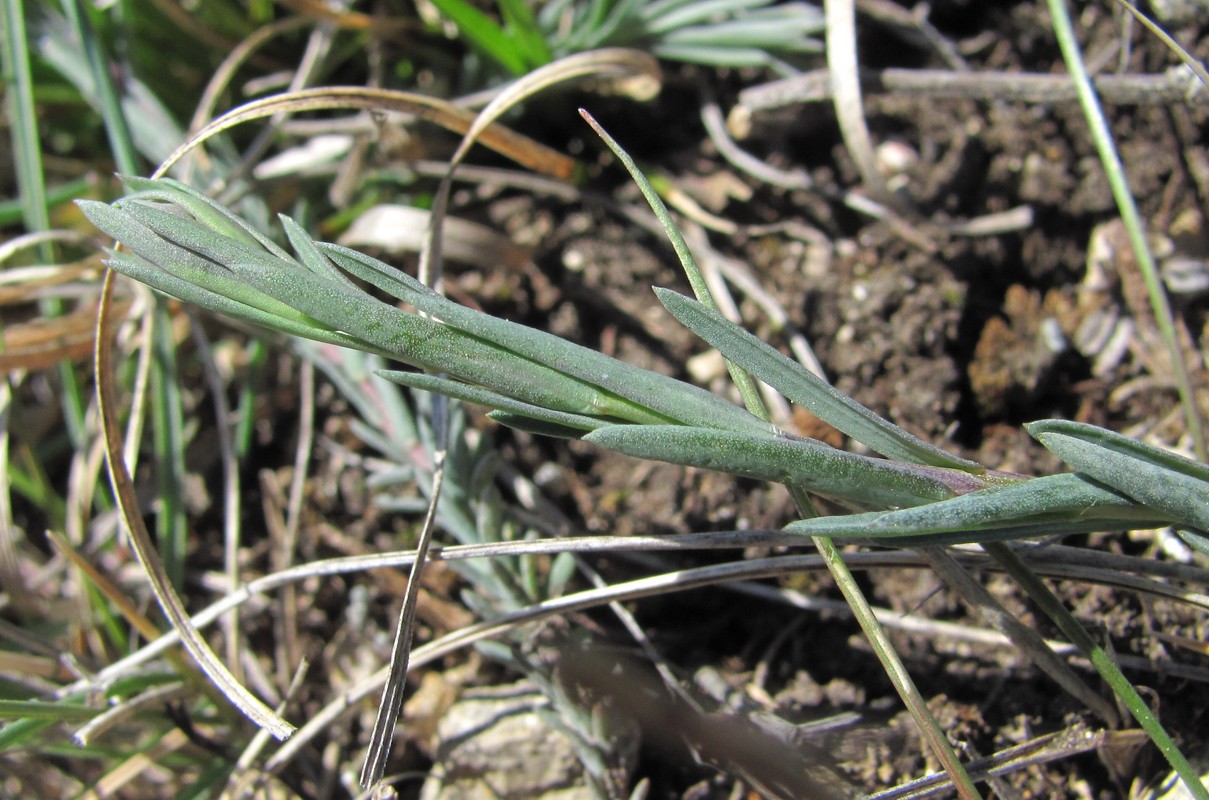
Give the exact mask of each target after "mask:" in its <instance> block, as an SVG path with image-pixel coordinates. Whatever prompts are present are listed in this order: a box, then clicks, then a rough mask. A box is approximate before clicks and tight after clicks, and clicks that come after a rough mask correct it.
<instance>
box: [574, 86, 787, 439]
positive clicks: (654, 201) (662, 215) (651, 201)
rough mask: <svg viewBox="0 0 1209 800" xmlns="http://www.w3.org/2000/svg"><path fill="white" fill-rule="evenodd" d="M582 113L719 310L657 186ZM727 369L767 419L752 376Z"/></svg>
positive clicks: (697, 290) (698, 288) (700, 291)
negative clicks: (623, 168) (628, 175)
mask: <svg viewBox="0 0 1209 800" xmlns="http://www.w3.org/2000/svg"><path fill="white" fill-rule="evenodd" d="M579 114H580V116H582V117H583V118H584V120H585V121H586V122H587V123H588V125H590V126H591V127H592V130H593V131H595V132H596V135H597V136H599V137H600V139H601V141H603V142H604V143H605V145H606V146H607V147H608V148H609V149H610V150H612V151H613V155H614V156H616V157H617V160H618V161H620V162H621V164H622V166H624V167H625V169H626V172H628V173H630V178H631V179H632V180H633V181H634V183H635V184H636V185H637V186H638V190H639V191H640V192H642V196H643V197H644V198H645V199H646V201H647V205H649V206H650V207H651V211H652V212H653V213H654V214H655V217H656V218H657V219H658V220H659V224H660V226H662V227H663V231H664V233H665V234H666V235H667V238H668V242H670V243H671V245H672V249H673V250H675V251H676V257H677V258H678V259H679V260H680V267H681V268H682V269H683V270H684V276H685V277H686V278H688V282H689V286H691V287H692V289H693V294H694V295H695V296H696V298H697V299H698V300H699V301H700V302H701V303H704V304H705V305H707V306H709V307H711V308H715V309H716V308H717V303H716V302H714V298H713V296H712V295H711V294H710V291H709V285H708V284H707V283H706V280H705V276H704V275H703V274H702V272H701V268H700V267H699V266H698V265H697V260H696V259H695V258H694V257H693V252H692V250H690V249H689V246H688V243H687V242H686V241H684V237H683V236H682V235H681V234H680V230H679V229H678V228H677V227H676V223H675V222H674V221H673V220H672V215H671V214H670V213H668V210H667V206H666V205H664V203H663V200H662V199H661V198H660V197H659V194H658V192H656V191H655V187H654V186H652V185H651V182H650V181H649V180H648V179H647V177H646V174H645V173H643V171H642V170H641V169H639V168H638V164H636V163H635V162H634V159H633V158H631V157H630V154H629V153H627V152H626V151H625V148H623V147H622V146H621V145H620V144H618V143H617V141H616V140H615V139H614V138H613V137H612V136H610V135H609V134H608V132H607V131H606V130H605V129H604V128H602V127H601V126H600V124H599V123H598V122H597V121H596V120H595V119H594V118H593V117H592V115H591V114H589V113H588V112H586V111H584V110H583V109H582V108H581V109H580V110H579ZM726 369H727V371H728V372H729V373H730V378H731V380H732V381H734V384H735V388H737V389H738V390H739V396H740V397H742V398H743V405H744V406H745V407H746V408H747V410H748V411H750V412H751V413H752V414H754V415H756V416H757V417H759V418H760V419H764V420H767V419H768V411H767V409H765V408H764V401H763V400H762V399H761V398H760V391H759V388H758V387H757V386H756V383H755V381H754V380H752V377H751V375H749V374H747V372H745V371H744V370H743V369H742V368H741V367H740V366H738V365H737V364H735V363H734V362H733V361H730V360H728V361H727V362H726Z"/></svg>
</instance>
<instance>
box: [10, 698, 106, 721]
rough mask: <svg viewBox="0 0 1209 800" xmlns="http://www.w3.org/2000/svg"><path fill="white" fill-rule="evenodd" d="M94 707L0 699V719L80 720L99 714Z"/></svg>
mask: <svg viewBox="0 0 1209 800" xmlns="http://www.w3.org/2000/svg"><path fill="white" fill-rule="evenodd" d="M99 713H100V711H98V710H97V709H95V708H89V707H88V706H83V705H79V704H78V703H66V702H60V703H44V702H41V701H38V700H0V719H39V720H50V721H52V722H80V721H81V720H89V719H92V718H93V717H95V716H96V715H97V714H99Z"/></svg>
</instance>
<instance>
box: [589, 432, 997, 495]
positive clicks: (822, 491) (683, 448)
mask: <svg viewBox="0 0 1209 800" xmlns="http://www.w3.org/2000/svg"><path fill="white" fill-rule="evenodd" d="M584 440H585V441H589V442H592V443H593V444H597V445H600V446H601V447H607V448H608V449H610V450H616V451H618V452H620V453H625V454H626V455H630V456H634V457H636V458H645V459H653V460H656V461H667V462H670V463H673V464H684V465H686V466H692V467H704V468H705V469H713V470H717V471H719V472H728V473H730V474H732V475H742V476H744V477H748V478H759V479H761V480H767V481H776V482H777V483H784V484H791V485H795V486H799V487H802V488H805V489H806V490H807V491H810V492H813V493H815V494H819V495H823V496H825V497H831V498H834V499H838V500H844V501H848V502H853V503H858V504H861V505H864V506H876V507H882V508H885V507H890V506H915V505H920V504H922V503H931V502H934V501H936V500H944V499H948V498H951V497H953V496H954V495H955V494H957V493H958V492H959V491H963V490H965V491H969V490H970V489H977V488H982V486H983V485H984V484H982V483H981V482H979V481H975V480H972V479H971V477H970V476H969V475H968V474H966V473H964V472H952V471H945V470H937V469H933V468H929V467H917V466H915V465H909V464H903V463H902V462H895V461H887V460H885V459H880V458H869V457H867V456H859V455H856V454H855V453H847V452H844V451H843V450H836V449H835V448H833V447H828V446H827V445H824V444H820V443H819V442H816V441H813V440H811V439H799V438H792V439H791V438H785V437H782V436H768V435H763V436H760V435H751V434H746V433H736V432H732V431H720V430H716V429H711V428H691V427H685V426H668V425H612V426H609V427H607V428H601V429H599V430H596V431H593V432H591V433H589V434H587V435H585V436H584ZM954 482H956V486H955V485H954Z"/></svg>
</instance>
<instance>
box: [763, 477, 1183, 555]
mask: <svg viewBox="0 0 1209 800" xmlns="http://www.w3.org/2000/svg"><path fill="white" fill-rule="evenodd" d="M1169 522H1170V520H1168V519H1166V518H1165V517H1164V515H1162V514H1158V513H1155V512H1154V511H1152V510H1150V509H1147V508H1142V507H1140V506H1138V505H1137V504H1136V503H1134V502H1133V501H1131V500H1130V499H1129V498H1127V497H1124V496H1122V495H1120V494H1118V493H1116V492H1114V491H1112V490H1111V489H1108V488H1106V487H1104V486H1101V485H1100V484H1098V483H1097V482H1096V481H1094V480H1092V479H1090V478H1088V477H1086V476H1084V475H1079V474H1076V473H1064V474H1062V475H1050V476H1046V477H1043V478H1032V479H1029V480H1021V481H1017V482H1014V483H1009V484H1006V485H1003V486H995V487H991V488H989V489H983V490H981V491H977V492H970V493H969V494H963V495H960V496H958V497H954V498H952V499H950V500H942V501H940V502H937V503H930V504H928V505H921V506H916V507H914V508H904V509H900V510H897V511H882V512H871V513H866V514H849V515H846V516H835V517H816V518H813V519H805V520H799V521H797V522H792V523H790V524H789V525H787V526H785V530H786V531H789V532H791V533H800V534H804V535H809V536H831V537H836V538H838V537H847V538H860V539H865V540H869V541H873V542H881V543H885V542H886V540H893V543H894V545H895V546H901V547H906V546H917V545H918V546H926V545H939V544H956V543H959V542H984V541H989V540H997V539H1014V538H1021V539H1023V538H1030V537H1035V536H1050V535H1059V534H1070V533H1089V532H1092V531H1111V530H1127V529H1133V528H1151V527H1156V526H1160V525H1165V524H1168V523H1169Z"/></svg>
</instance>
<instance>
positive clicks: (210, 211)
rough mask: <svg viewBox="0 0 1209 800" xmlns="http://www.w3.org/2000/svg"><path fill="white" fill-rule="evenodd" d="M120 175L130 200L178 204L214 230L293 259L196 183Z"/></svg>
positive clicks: (288, 259)
mask: <svg viewBox="0 0 1209 800" xmlns="http://www.w3.org/2000/svg"><path fill="white" fill-rule="evenodd" d="M118 178H119V179H120V180H121V181H122V185H123V186H125V187H126V188H128V189H129V190H130V191H131V192H132V194H130V195H129V196H127V197H126V200H127V201H131V200H140V201H147V200H159V201H162V202H165V203H172V204H174V205H178V206H180V207H181V208H183V209H185V210H187V211H188V212H189V213H190V214H192V215H193V217H194V219H196V220H197V221H198V222H200V223H202V224H204V225H205V226H206V227H208V228H210V229H212V230H214V231H218V232H220V233H221V234H222V235H224V236H228V237H230V238H232V239H235V240H237V241H241V242H243V243H244V244H247V245H249V246H252V247H255V246H257V245H259V246H261V247H263V248H264V249H266V250H268V251H269V253H271V254H272V255H274V256H276V257H277V258H280V259H282V260H284V261H292V260H293V259H292V258H291V257H290V254H289V253H287V252H286V251H285V250H282V249H281V248H280V247H278V246H277V244H276V243H275V242H273V240H272V239H270V238H269V237H267V236H265V235H264V234H263V233H261V232H260V231H258V230H256V228H254V227H252V226H251V225H249V224H248V223H247V222H246V221H245V220H244V219H243V218H242V217H240V216H239V215H238V214H235V213H234V212H232V211H231V210H230V209H228V208H226V207H224V206H221V205H219V204H218V203H216V202H214V201H213V200H211V199H210V198H209V197H207V196H206V195H204V194H202V193H201V192H199V191H197V190H196V189H194V188H193V187H191V186H188V185H186V184H184V183H181V182H180V181H178V180H176V179H175V178H159V179H156V180H152V179H151V178H140V177H137V176H133V175H119V176H118Z"/></svg>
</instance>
